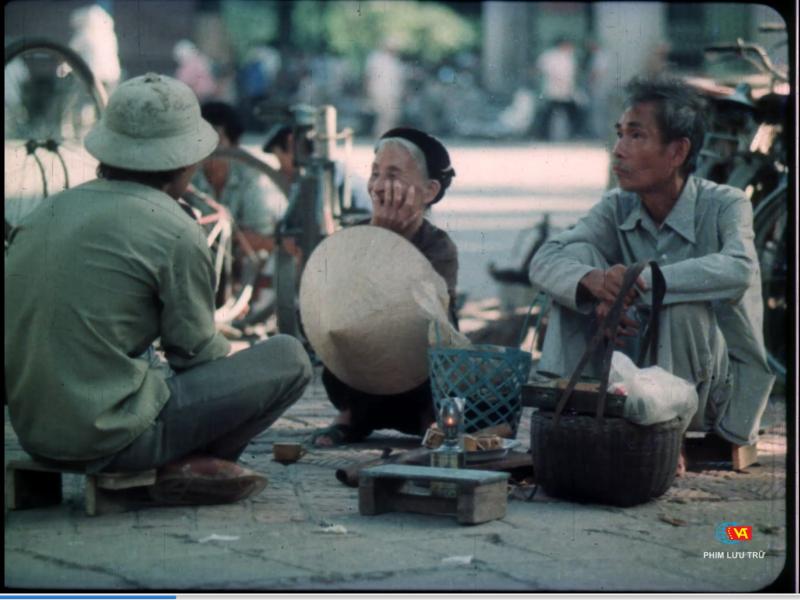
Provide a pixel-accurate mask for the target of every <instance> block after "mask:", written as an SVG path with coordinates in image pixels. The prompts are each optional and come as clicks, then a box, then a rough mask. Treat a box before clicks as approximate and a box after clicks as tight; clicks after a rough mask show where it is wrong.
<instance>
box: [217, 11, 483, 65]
mask: <svg viewBox="0 0 800 600" xmlns="http://www.w3.org/2000/svg"><path fill="white" fill-rule="evenodd" d="M280 4H284V6H280ZM287 4H288V6H287ZM220 8H221V14H222V18H223V21H224V23H225V24H226V27H227V29H228V32H229V37H230V41H231V44H232V45H233V48H234V51H235V52H236V55H237V57H238V58H242V57H243V56H244V54H245V53H246V52H247V50H248V49H249V48H250V47H252V46H253V45H258V44H271V45H277V44H278V43H279V41H281V40H288V42H289V45H290V46H291V47H293V48H295V49H298V50H308V51H312V52H320V51H327V52H331V53H333V54H336V55H339V56H343V57H345V58H348V59H350V60H352V61H354V62H355V63H357V64H363V61H364V59H365V58H366V56H367V54H369V52H370V51H372V50H373V49H375V48H378V47H380V46H381V45H382V44H385V43H389V44H391V45H392V46H393V47H394V48H395V49H397V50H398V51H399V52H400V53H401V54H402V55H403V56H405V57H406V58H407V59H410V60H417V61H421V62H422V63H425V64H436V63H439V62H440V61H442V60H443V59H446V58H447V57H449V56H452V55H454V54H456V53H458V52H461V51H465V50H476V49H477V47H478V44H479V40H480V36H479V28H480V22H479V20H478V19H471V18H468V17H465V16H462V15H460V14H458V13H457V12H456V11H454V10H453V9H452V8H450V7H449V6H446V5H444V4H441V3H437V2H419V1H414V0H406V1H386V0H367V1H362V2H359V1H355V0H335V1H325V0H300V1H298V2H291V3H282V2H281V1H280V0H223V1H222V2H221V3H220ZM281 11H284V17H283V18H282V15H281ZM287 11H288V12H289V17H290V19H289V23H288V24H287V23H285V22H284V23H282V22H281V21H282V20H283V19H285V13H286V12H287ZM287 25H288V26H289V27H290V31H289V32H286V31H282V29H283V28H285V27H286V26H287Z"/></svg>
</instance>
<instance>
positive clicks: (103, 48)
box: [69, 4, 122, 94]
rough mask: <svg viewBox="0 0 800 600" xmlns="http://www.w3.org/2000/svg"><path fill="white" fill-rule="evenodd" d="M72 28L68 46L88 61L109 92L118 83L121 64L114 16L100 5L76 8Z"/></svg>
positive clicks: (72, 15) (71, 22)
mask: <svg viewBox="0 0 800 600" xmlns="http://www.w3.org/2000/svg"><path fill="white" fill-rule="evenodd" d="M70 25H71V26H72V29H73V32H74V33H73V35H72V38H71V39H70V41H69V47H70V48H72V49H73V50H75V52H77V53H78V55H79V56H80V57H81V58H82V59H83V60H84V61H86V64H87V65H88V66H89V68H90V69H91V71H92V73H94V76H95V77H96V78H97V79H98V80H99V81H100V82H101V83H102V84H103V87H104V88H105V89H106V91H107V92H108V93H109V94H110V93H111V92H113V91H114V88H115V87H116V86H117V83H119V79H120V76H121V75H122V69H121V67H120V64H119V52H118V48H117V35H116V33H114V19H112V18H111V15H109V14H108V13H107V12H106V11H105V10H104V9H103V8H102V7H100V6H98V5H97V4H92V5H91V6H83V7H81V8H77V9H75V10H74V11H73V12H72V14H71V16H70Z"/></svg>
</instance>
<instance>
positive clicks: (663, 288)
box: [636, 261, 667, 367]
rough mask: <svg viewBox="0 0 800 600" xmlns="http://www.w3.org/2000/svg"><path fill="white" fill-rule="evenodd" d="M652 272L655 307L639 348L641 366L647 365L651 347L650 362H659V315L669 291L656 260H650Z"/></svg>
mask: <svg viewBox="0 0 800 600" xmlns="http://www.w3.org/2000/svg"><path fill="white" fill-rule="evenodd" d="M650 272H651V273H652V274H653V277H652V283H653V309H652V310H651V311H650V318H649V319H648V321H647V328H646V329H645V335H644V342H643V343H642V346H641V348H639V356H638V357H637V360H636V364H637V366H639V367H644V366H645V365H644V359H645V355H646V354H647V349H648V348H649V349H650V364H652V365H654V364H656V363H657V362H658V323H659V321H660V319H659V315H660V314H661V306H662V305H663V304H664V295H665V294H666V293H667V282H666V281H665V279H664V274H663V273H662V272H661V268H660V267H659V266H658V263H656V261H651V262H650Z"/></svg>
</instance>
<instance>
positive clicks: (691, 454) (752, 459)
mask: <svg viewBox="0 0 800 600" xmlns="http://www.w3.org/2000/svg"><path fill="white" fill-rule="evenodd" d="M684 447H685V448H686V460H687V462H689V463H691V462H730V463H731V465H732V467H733V470H734V471H741V470H742V469H746V468H747V467H749V466H750V465H753V464H755V463H756V462H757V461H758V444H748V445H745V446H738V445H737V444H732V443H730V442H728V441H726V440H723V439H722V438H720V437H718V436H716V435H713V434H708V433H704V432H696V431H688V432H686V440H685V442H684Z"/></svg>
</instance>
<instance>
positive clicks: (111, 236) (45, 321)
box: [5, 180, 229, 461]
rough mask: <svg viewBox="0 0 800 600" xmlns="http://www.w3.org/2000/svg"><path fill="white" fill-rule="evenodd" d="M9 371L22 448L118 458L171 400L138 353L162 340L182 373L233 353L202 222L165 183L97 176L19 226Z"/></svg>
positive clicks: (8, 301)
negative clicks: (221, 322) (217, 319)
mask: <svg viewBox="0 0 800 600" xmlns="http://www.w3.org/2000/svg"><path fill="white" fill-rule="evenodd" d="M5 285H6V292H5V322H6V330H5V375H6V393H7V396H8V406H9V414H10V417H11V424H12V426H13V427H14V430H15V431H16V432H17V435H18V436H19V438H20V443H21V444H22V446H23V448H25V449H26V450H28V451H29V452H31V453H34V454H37V455H39V456H44V457H48V458H53V459H60V460H75V461H85V460H92V459H97V458H101V457H104V456H109V455H111V454H113V453H115V452H117V451H118V450H121V449H122V448H123V447H125V446H126V445H128V444H129V443H130V442H132V441H133V440H134V439H135V438H136V437H137V436H138V435H139V434H141V433H142V432H143V431H144V429H145V428H147V427H148V426H149V425H150V424H151V423H152V422H153V421H154V419H155V418H156V416H157V415H158V414H159V412H160V411H161V409H162V407H163V406H164V403H165V402H166V401H167V399H168V397H169V389H168V387H167V384H166V380H165V377H166V375H165V372H164V370H163V369H158V368H157V367H155V366H153V365H151V364H150V361H149V360H148V359H147V358H146V357H142V356H141V355H142V354H143V353H144V352H145V351H146V350H147V349H148V348H149V347H150V345H151V344H152V343H153V342H154V341H155V340H156V339H157V338H159V337H160V339H161V346H162V348H163V349H164V351H165V354H166V357H167V360H168V361H169V363H170V366H171V367H172V368H173V369H175V370H176V371H180V370H183V369H187V368H190V367H193V366H195V365H198V364H201V363H204V362H207V361H210V360H214V359H217V358H220V357H223V356H225V355H226V354H227V353H228V350H229V344H228V342H227V340H225V338H223V337H222V336H220V335H219V334H218V333H217V332H216V330H215V328H214V317H213V311H214V269H213V266H212V261H211V256H210V253H209V250H208V246H207V244H206V240H205V236H204V234H203V232H202V229H201V228H200V227H199V226H198V225H197V223H195V222H194V221H193V220H192V219H191V218H190V217H189V216H188V215H187V214H186V213H185V212H183V210H182V209H181V208H180V206H179V205H178V204H177V202H175V200H173V199H172V198H170V197H169V196H168V195H166V194H165V193H163V192H160V191H158V190H155V189H153V188H150V187H147V186H145V185H141V184H138V183H132V182H122V181H104V180H95V181H91V182H89V183H86V184H84V185H81V186H79V187H77V188H74V189H71V190H67V191H65V192H62V193H60V194H57V195H55V196H51V197H50V198H47V199H46V200H45V201H44V202H43V203H42V204H41V205H40V206H39V207H38V208H37V209H36V210H35V211H34V212H33V213H31V214H30V215H29V216H28V217H27V218H26V219H25V220H24V221H23V222H22V223H21V224H20V225H19V226H18V227H17V228H15V229H14V230H13V231H12V233H11V240H10V244H9V246H8V248H7V250H6V261H5Z"/></svg>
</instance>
